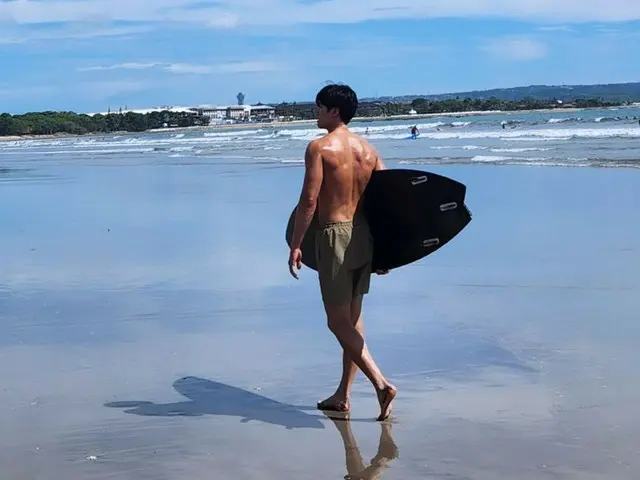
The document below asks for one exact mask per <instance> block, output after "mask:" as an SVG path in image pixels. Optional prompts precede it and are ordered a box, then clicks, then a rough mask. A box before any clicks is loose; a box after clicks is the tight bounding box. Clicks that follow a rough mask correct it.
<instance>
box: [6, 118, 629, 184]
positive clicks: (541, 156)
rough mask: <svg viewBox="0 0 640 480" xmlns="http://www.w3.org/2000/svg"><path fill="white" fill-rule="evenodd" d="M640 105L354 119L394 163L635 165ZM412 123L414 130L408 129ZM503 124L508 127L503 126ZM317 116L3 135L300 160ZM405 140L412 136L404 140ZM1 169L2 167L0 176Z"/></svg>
mask: <svg viewBox="0 0 640 480" xmlns="http://www.w3.org/2000/svg"><path fill="white" fill-rule="evenodd" d="M639 122H640V108H638V107H635V108H626V107H625V108H608V109H599V110H576V111H571V112H566V111H563V112H545V113H539V112H533V113H519V112H514V113H505V114H492V115H476V116H452V115H446V116H441V117H432V118H429V119H424V118H423V119H416V120H415V121H414V122H411V121H406V120H403V121H376V122H359V123H358V122H356V123H353V124H352V125H351V127H352V130H353V131H354V132H356V133H360V134H363V135H364V136H366V138H368V139H369V140H370V141H371V142H372V143H373V144H374V145H375V146H376V147H377V148H378V150H379V151H380V153H381V154H382V156H383V158H384V160H385V161H389V162H391V163H394V164H396V163H397V164H400V165H442V164H476V163H480V164H493V165H550V166H570V167H628V168H637V167H638V166H640V162H639V159H640V142H639V141H638V140H639V139H640V123H639ZM413 124H415V125H417V126H418V129H419V130H420V136H419V138H418V139H416V140H411V139H409V138H408V137H409V128H410V126H411V125H413ZM503 124H504V127H505V128H502V125H503ZM322 133H323V131H321V130H319V129H317V128H316V127H315V125H309V124H306V125H296V126H294V125H291V126H283V127H265V128H255V127H252V126H250V125H248V126H247V127H246V128H245V129H240V130H235V129H234V130H227V131H214V130H213V129H209V130H206V129H205V130H202V129H198V130H184V131H170V132H165V133H163V132H153V133H141V134H124V135H104V136H90V137H80V138H65V139H55V140H20V141H9V142H1V143H0V161H2V162H3V163H4V168H5V169H6V168H11V167H12V166H18V165H21V164H23V162H27V163H29V162H32V161H33V160H34V159H35V158H34V157H37V161H38V162H39V163H43V162H45V163H46V162H56V161H58V160H59V159H62V158H64V161H74V160H78V161H81V162H83V163H86V162H89V163H92V162H93V163H95V162H98V163H100V162H122V163H125V164H126V163H128V162H129V163H130V162H154V161H162V162H167V161H168V162H177V163H181V164H184V163H185V162H196V163H200V164H205V163H209V162H212V163H215V164H217V165H222V164H226V163H229V164H235V163H238V162H240V163H245V164H265V165H268V164H287V163H300V162H302V161H303V160H302V155H303V152H304V147H305V144H306V143H307V142H309V141H310V140H312V139H314V138H316V137H318V136H320V135H322ZM407 140H409V141H407ZM6 175H7V173H6V172H5V176H6Z"/></svg>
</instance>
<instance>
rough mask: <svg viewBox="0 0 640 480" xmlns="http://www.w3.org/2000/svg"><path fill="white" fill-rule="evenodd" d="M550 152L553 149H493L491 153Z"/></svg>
mask: <svg viewBox="0 0 640 480" xmlns="http://www.w3.org/2000/svg"><path fill="white" fill-rule="evenodd" d="M548 150H552V149H551V148H536V147H529V148H492V149H491V151H492V152H494V153H524V152H546V151H548Z"/></svg>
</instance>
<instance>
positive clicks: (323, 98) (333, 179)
mask: <svg viewBox="0 0 640 480" xmlns="http://www.w3.org/2000/svg"><path fill="white" fill-rule="evenodd" d="M316 105H317V107H318V127H319V128H323V129H326V130H327V131H328V133H327V134H326V135H325V136H323V137H321V138H319V139H316V140H313V141H312V142H310V143H309V145H308V146H307V149H306V152H305V175H304V182H303V185H302V193H301V194H300V200H299V202H298V206H297V209H296V216H295V227H294V231H293V235H292V239H291V252H290V254H289V271H290V272H291V275H293V277H294V278H296V279H297V278H298V275H297V273H296V271H295V269H298V270H299V269H300V268H301V267H302V251H301V249H300V248H301V244H302V240H303V238H304V235H305V233H306V231H307V229H308V228H309V225H310V224H311V221H312V219H313V216H314V213H315V212H316V207H317V213H318V220H319V227H320V228H319V229H318V231H317V233H316V251H315V255H316V260H317V263H318V277H319V282H320V292H321V295H322V301H323V304H324V308H325V312H326V315H327V321H328V326H329V329H330V330H331V332H332V333H333V334H334V335H335V336H336V338H337V340H338V342H339V343H340V345H341V346H342V349H343V356H342V379H341V380H340V384H339V386H338V389H337V390H336V393H335V394H334V395H332V396H331V397H329V398H327V399H326V400H323V401H321V402H319V403H318V408H319V409H320V410H331V411H340V412H348V411H349V409H350V403H349V396H350V393H351V385H352V383H353V380H354V378H355V375H356V371H357V367H359V368H360V369H361V370H362V372H363V373H364V374H365V375H366V376H367V378H369V380H370V381H371V383H372V384H373V386H374V387H375V389H376V393H377V396H378V402H379V404H380V415H379V416H378V420H386V419H387V418H388V417H389V415H390V414H391V402H392V400H393V398H394V397H395V396H396V392H397V391H396V387H395V386H393V385H392V384H390V383H389V382H388V381H387V379H386V378H385V377H384V376H383V375H382V373H381V372H380V369H379V368H378V367H377V365H376V364H375V362H374V361H373V358H372V357H371V354H370V353H369V350H368V348H367V345H366V343H365V341H364V338H363V335H362V332H363V329H362V314H361V312H362V300H363V296H364V295H365V294H366V293H368V292H369V281H370V276H371V273H372V272H371V261H372V256H373V244H372V239H371V235H370V233H369V226H368V224H367V222H366V219H365V218H364V215H363V214H362V211H361V209H360V200H361V198H362V194H363V193H364V190H365V188H366V186H367V183H368V182H369V179H370V178H371V174H372V172H373V171H374V170H382V169H384V168H385V167H384V164H383V163H382V160H381V159H380V158H379V156H378V153H377V152H376V150H375V149H374V148H373V147H372V146H371V145H370V144H369V143H368V142H367V141H366V140H364V139H363V138H361V137H359V136H357V135H355V134H354V133H352V132H351V131H350V130H349V128H348V124H349V122H350V121H351V119H352V118H353V116H354V115H355V112H356V109H357V107H358V99H357V97H356V94H355V92H354V91H353V90H352V89H351V88H350V87H348V86H346V85H327V86H326V87H324V88H323V89H322V90H320V91H319V92H318V95H317V96H316ZM294 268H295V269H294ZM376 273H377V274H385V273H387V272H376Z"/></svg>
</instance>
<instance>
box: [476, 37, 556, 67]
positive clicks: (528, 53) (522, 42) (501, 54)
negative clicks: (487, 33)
mask: <svg viewBox="0 0 640 480" xmlns="http://www.w3.org/2000/svg"><path fill="white" fill-rule="evenodd" d="M480 48H481V49H482V50H484V51H485V52H486V53H488V54H489V55H491V56H493V57H496V58H498V59H501V60H511V61H526V60H537V59H540V58H544V57H546V56H547V47H546V45H545V44H543V43H541V42H539V41H537V40H534V39H532V38H527V37H522V38H511V37H506V38H495V39H491V40H489V41H487V42H486V43H485V44H484V45H482V46H481V47H480Z"/></svg>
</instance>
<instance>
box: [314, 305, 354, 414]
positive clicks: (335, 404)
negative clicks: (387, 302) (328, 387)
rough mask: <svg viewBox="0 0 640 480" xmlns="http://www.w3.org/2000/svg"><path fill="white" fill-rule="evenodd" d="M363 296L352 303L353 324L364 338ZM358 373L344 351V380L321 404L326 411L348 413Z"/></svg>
mask: <svg viewBox="0 0 640 480" xmlns="http://www.w3.org/2000/svg"><path fill="white" fill-rule="evenodd" d="M362 299H363V296H362V295H358V296H357V297H355V298H354V299H353V300H352V301H351V323H352V325H353V326H354V327H355V329H356V330H357V331H358V333H359V334H360V335H362V336H363V337H364V328H363V324H362ZM357 373H358V366H357V365H356V364H355V362H354V361H353V360H351V357H350V356H349V355H348V354H347V352H345V351H344V349H342V378H340V384H339V385H338V389H337V390H336V393H334V394H333V395H332V396H331V397H329V398H327V399H326V400H323V401H322V402H320V403H319V406H321V407H324V408H323V409H324V410H337V411H348V410H349V409H350V407H351V405H350V402H349V398H350V397H351V386H352V385H353V381H354V380H355V378H356V374H357Z"/></svg>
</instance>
